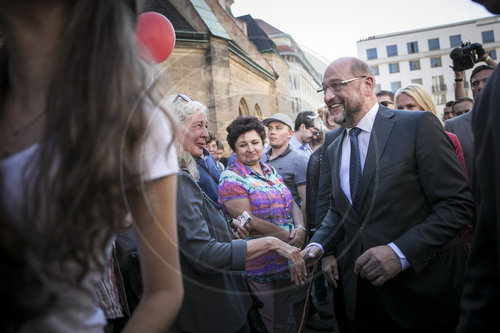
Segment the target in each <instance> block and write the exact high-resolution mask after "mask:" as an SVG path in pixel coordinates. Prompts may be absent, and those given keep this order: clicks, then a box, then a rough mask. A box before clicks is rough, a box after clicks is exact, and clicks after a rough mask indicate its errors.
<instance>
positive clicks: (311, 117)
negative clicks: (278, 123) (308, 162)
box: [289, 111, 322, 158]
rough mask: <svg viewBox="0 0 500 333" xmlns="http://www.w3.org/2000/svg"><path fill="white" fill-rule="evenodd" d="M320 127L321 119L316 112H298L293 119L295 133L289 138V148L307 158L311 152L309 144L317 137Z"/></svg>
mask: <svg viewBox="0 0 500 333" xmlns="http://www.w3.org/2000/svg"><path fill="white" fill-rule="evenodd" d="M321 127H322V126H321V119H320V118H319V116H318V114H317V113H316V112H314V111H302V112H300V113H299V114H298V115H297V117H296V118H295V126H294V131H295V132H294V133H293V135H292V137H291V138H290V141H289V144H290V146H291V147H292V148H293V149H295V150H296V151H298V152H299V153H301V154H302V155H304V156H306V157H307V158H309V156H311V154H312V152H313V151H312V149H311V146H310V142H311V140H312V139H313V138H314V137H317V136H319V134H320V130H321Z"/></svg>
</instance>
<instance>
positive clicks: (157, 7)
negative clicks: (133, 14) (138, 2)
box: [144, 0, 196, 32]
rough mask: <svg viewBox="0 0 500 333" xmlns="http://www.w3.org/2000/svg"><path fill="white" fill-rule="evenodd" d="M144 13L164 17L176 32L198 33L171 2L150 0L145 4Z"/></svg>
mask: <svg viewBox="0 0 500 333" xmlns="http://www.w3.org/2000/svg"><path fill="white" fill-rule="evenodd" d="M144 11H152V12H158V13H160V14H162V15H164V16H165V17H166V18H168V20H169V21H170V23H172V25H173V26H174V29H175V31H192V32H195V31H196V29H195V28H193V27H192V26H191V24H189V22H188V21H187V20H186V19H185V18H184V16H182V15H181V13H179V11H178V10H177V8H175V7H174V6H173V5H172V4H171V3H170V1H161V0H148V1H146V2H145V5H144Z"/></svg>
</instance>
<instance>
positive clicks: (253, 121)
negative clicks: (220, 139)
mask: <svg viewBox="0 0 500 333" xmlns="http://www.w3.org/2000/svg"><path fill="white" fill-rule="evenodd" d="M226 130H227V138H226V140H227V143H228V144H229V147H231V149H232V150H233V151H234V150H235V149H234V144H235V143H236V140H238V138H239V137H240V135H242V134H243V133H246V132H250V131H256V132H257V134H259V136H260V138H261V139H262V142H264V140H265V139H266V128H265V127H264V125H262V123H261V122H260V120H259V119H258V118H257V117H254V116H239V117H238V118H236V119H235V120H233V122H232V123H231V124H230V125H229V126H228V127H227V128H226Z"/></svg>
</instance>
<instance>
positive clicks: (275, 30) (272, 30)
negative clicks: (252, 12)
mask: <svg viewBox="0 0 500 333" xmlns="http://www.w3.org/2000/svg"><path fill="white" fill-rule="evenodd" d="M255 22H257V24H258V25H259V27H260V28H261V29H262V30H263V31H264V32H265V33H266V34H267V35H268V36H273V35H286V34H285V33H284V32H283V31H281V30H280V29H278V28H275V27H273V26H272V25H270V24H269V23H267V22H266V21H262V20H261V19H255Z"/></svg>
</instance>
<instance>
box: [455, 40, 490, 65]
mask: <svg viewBox="0 0 500 333" xmlns="http://www.w3.org/2000/svg"><path fill="white" fill-rule="evenodd" d="M484 53H485V52H484V49H483V46H482V45H481V44H479V43H472V44H471V43H470V42H465V43H462V45H461V46H460V47H456V48H454V49H453V50H451V52H450V58H451V59H452V60H453V66H450V67H451V68H452V69H453V71H455V72H461V71H464V70H466V69H470V68H472V67H474V64H476V63H478V62H479V61H480V60H479V58H481V57H482V56H483V55H484Z"/></svg>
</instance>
